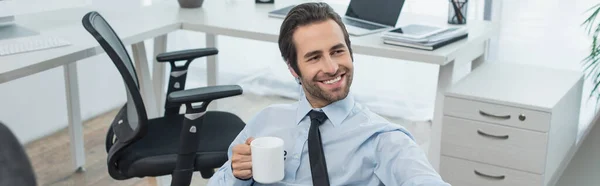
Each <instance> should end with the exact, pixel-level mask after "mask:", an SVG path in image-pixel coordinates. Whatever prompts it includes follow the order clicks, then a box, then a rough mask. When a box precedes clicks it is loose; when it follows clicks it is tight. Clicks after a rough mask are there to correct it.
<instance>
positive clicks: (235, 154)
mask: <svg viewBox="0 0 600 186" xmlns="http://www.w3.org/2000/svg"><path fill="white" fill-rule="evenodd" d="M252 140H254V138H253V137H250V138H248V139H246V143H245V144H239V145H236V146H234V147H233V149H232V150H231V151H232V155H231V168H232V169H233V176H235V177H236V178H238V179H242V180H246V179H250V178H251V177H252V156H251V155H252V154H251V152H250V142H252Z"/></svg>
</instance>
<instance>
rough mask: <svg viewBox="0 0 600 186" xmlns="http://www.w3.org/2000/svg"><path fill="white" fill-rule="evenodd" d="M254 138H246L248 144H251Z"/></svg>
mask: <svg viewBox="0 0 600 186" xmlns="http://www.w3.org/2000/svg"><path fill="white" fill-rule="evenodd" d="M253 140H254V138H253V137H249V138H248V139H246V145H250V143H252V141H253Z"/></svg>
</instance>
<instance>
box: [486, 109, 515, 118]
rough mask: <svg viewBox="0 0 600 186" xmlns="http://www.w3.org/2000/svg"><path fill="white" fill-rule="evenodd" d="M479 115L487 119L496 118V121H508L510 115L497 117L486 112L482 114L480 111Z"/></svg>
mask: <svg viewBox="0 0 600 186" xmlns="http://www.w3.org/2000/svg"><path fill="white" fill-rule="evenodd" d="M479 114H481V115H482V116H487V117H492V118H498V119H510V115H504V116H499V115H494V114H489V113H486V112H484V111H482V110H479Z"/></svg>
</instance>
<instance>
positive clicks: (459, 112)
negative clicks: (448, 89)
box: [444, 97, 551, 132]
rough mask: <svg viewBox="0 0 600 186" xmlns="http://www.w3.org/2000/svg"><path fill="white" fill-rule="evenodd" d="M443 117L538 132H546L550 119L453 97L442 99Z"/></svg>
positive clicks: (546, 116) (528, 111)
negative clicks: (453, 117) (447, 116)
mask: <svg viewBox="0 0 600 186" xmlns="http://www.w3.org/2000/svg"><path fill="white" fill-rule="evenodd" d="M444 115H449V116H456V117H460V118H467V119H472V120H477V121H483V122H490V123H497V124H501V125H506V126H513V127H517V128H522V129H529V130H536V131H540V132H548V129H549V128H550V119H551V115H550V113H547V112H541V111H535V110H529V109H522V108H518V107H511V106H506V105H498V104H492V103H485V102H479V101H473V100H466V99H460V98H455V97H446V98H445V99H444Z"/></svg>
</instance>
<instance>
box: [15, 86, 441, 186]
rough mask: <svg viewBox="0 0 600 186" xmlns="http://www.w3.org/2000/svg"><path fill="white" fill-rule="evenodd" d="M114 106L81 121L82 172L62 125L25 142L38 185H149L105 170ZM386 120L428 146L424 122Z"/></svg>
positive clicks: (246, 107) (249, 109) (242, 101)
mask: <svg viewBox="0 0 600 186" xmlns="http://www.w3.org/2000/svg"><path fill="white" fill-rule="evenodd" d="M293 101H294V100H290V99H284V98H280V97H265V96H257V95H252V94H244V95H242V96H238V97H233V98H229V99H224V100H223V101H221V102H216V103H217V104H218V106H219V110H226V111H230V112H233V113H235V114H237V115H238V116H240V117H241V118H242V119H243V120H245V121H248V120H249V119H250V118H251V117H252V116H253V115H254V114H256V113H257V112H258V111H260V110H261V109H263V108H264V107H266V106H268V105H271V104H274V103H290V102H293ZM116 113H117V110H116V109H115V110H113V111H110V112H108V113H105V114H102V115H100V116H98V117H96V118H93V119H90V120H88V121H86V122H85V123H84V139H85V145H84V146H85V149H86V150H85V153H86V165H85V171H84V172H83V173H75V174H73V170H72V168H71V154H70V151H69V143H70V141H69V135H68V129H66V128H65V129H63V130H61V131H59V132H57V133H55V134H52V135H50V136H47V137H44V138H42V139H39V140H36V141H33V142H31V143H29V144H27V145H26V151H27V154H28V155H29V157H30V159H31V162H32V164H33V167H34V169H35V173H36V176H37V178H38V181H39V182H38V184H39V185H40V186H71V185H76V186H84V185H85V186H107V185H120V186H121V185H122V186H142V185H153V182H152V181H153V179H131V180H126V181H117V180H114V179H112V178H111V177H110V176H109V175H108V173H107V170H106V151H105V150H104V139H105V135H106V130H107V129H108V126H109V124H110V123H111V122H112V119H113V118H114V116H115V115H116ZM388 119H389V120H390V121H392V122H394V123H396V124H400V125H402V126H405V127H406V128H407V129H408V130H409V131H411V132H412V133H413V134H414V135H415V136H416V137H417V142H418V143H419V145H421V147H423V149H427V146H428V141H427V140H426V139H428V133H429V126H430V125H429V123H428V122H407V121H403V120H401V119H395V118H388ZM206 181H207V180H204V179H202V178H201V177H200V175H199V174H197V173H196V176H194V179H193V181H192V183H193V184H192V185H205V184H206Z"/></svg>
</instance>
